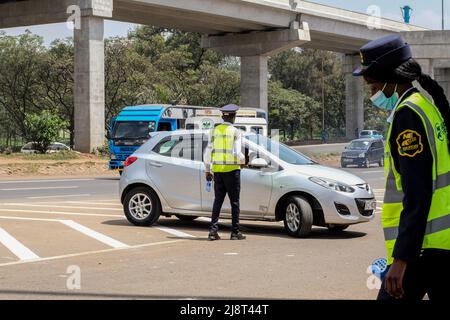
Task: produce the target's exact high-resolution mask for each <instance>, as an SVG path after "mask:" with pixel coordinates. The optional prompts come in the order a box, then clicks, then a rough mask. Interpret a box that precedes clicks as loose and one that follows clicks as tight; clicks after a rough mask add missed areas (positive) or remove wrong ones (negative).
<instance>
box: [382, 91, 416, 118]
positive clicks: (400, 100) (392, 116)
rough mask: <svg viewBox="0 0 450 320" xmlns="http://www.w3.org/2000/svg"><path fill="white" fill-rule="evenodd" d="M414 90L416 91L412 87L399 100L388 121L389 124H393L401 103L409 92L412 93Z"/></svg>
mask: <svg viewBox="0 0 450 320" xmlns="http://www.w3.org/2000/svg"><path fill="white" fill-rule="evenodd" d="M414 89H415V88H414V87H411V88H409V89H408V90H406V91H405V92H403V94H402V96H401V97H400V98H399V99H398V101H397V103H396V104H395V107H394V109H392V112H391V115H390V116H389V118H388V119H387V122H389V123H392V121H393V120H394V114H395V111H396V110H397V107H398V106H399V105H400V103H402V101H403V98H404V97H405V96H406V95H407V94H408V92H410V91H411V90H414Z"/></svg>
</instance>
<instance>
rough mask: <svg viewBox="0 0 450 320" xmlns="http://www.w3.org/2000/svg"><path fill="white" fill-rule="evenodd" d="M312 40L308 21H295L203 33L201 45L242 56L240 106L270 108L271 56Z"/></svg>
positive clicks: (266, 109)
mask: <svg viewBox="0 0 450 320" xmlns="http://www.w3.org/2000/svg"><path fill="white" fill-rule="evenodd" d="M310 41H311V35H310V32H309V26H308V24H307V23H306V22H303V23H302V25H301V26H300V23H299V22H298V21H292V22H291V25H290V28H289V29H283V30H275V31H260V32H252V33H245V34H227V35H210V36H204V37H203V38H202V47H203V48H209V49H215V50H218V51H220V52H222V53H224V54H226V55H230V56H237V57H241V106H243V107H250V108H261V109H264V110H265V111H266V112H268V101H267V100H268V97H267V82H268V67H267V61H268V57H270V56H272V55H275V54H277V53H280V52H282V51H284V50H289V49H291V48H295V47H300V46H302V45H303V44H305V43H308V42H310Z"/></svg>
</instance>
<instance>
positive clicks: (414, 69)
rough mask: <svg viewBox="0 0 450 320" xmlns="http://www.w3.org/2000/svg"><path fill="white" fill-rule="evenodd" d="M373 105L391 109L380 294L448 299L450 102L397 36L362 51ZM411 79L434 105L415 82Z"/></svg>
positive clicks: (360, 72) (362, 72) (359, 71)
mask: <svg viewBox="0 0 450 320" xmlns="http://www.w3.org/2000/svg"><path fill="white" fill-rule="evenodd" d="M360 52H361V61H362V67H361V68H358V69H357V70H355V71H354V73H353V74H354V75H355V76H364V79H365V80H366V82H367V83H368V84H369V85H370V87H371V90H372V95H373V96H372V97H371V100H372V103H373V104H374V105H375V106H376V107H378V108H381V109H384V110H387V111H389V112H390V116H389V118H388V122H389V123H390V125H389V131H388V135H387V138H386V150H385V174H386V193H385V196H384V204H383V207H382V215H381V220H382V225H383V231H384V237H385V245H386V249H387V260H388V268H389V269H388V271H387V274H386V276H385V278H384V280H383V286H382V288H381V290H380V292H379V294H378V299H380V300H388V299H403V300H421V299H423V297H424V296H425V294H426V293H427V294H428V296H429V298H430V299H431V300H443V299H446V300H449V297H450V294H449V290H450V287H449V286H450V153H449V136H448V131H447V128H450V105H449V102H448V99H447V98H446V96H445V94H444V91H443V89H442V88H441V86H440V85H439V84H438V83H437V82H436V81H435V80H433V79H432V78H431V77H430V76H428V75H426V74H423V73H422V69H421V67H420V65H419V64H418V63H417V62H416V61H415V60H414V59H412V52H411V48H410V46H409V45H408V44H407V43H405V41H404V40H403V39H402V38H401V37H400V36H398V35H390V36H386V37H383V38H381V39H378V40H374V41H372V42H370V43H368V44H366V45H365V46H363V47H362V48H361V50H360ZM414 81H417V82H418V83H419V84H420V86H421V87H422V88H423V89H424V90H425V91H427V92H428V94H429V95H430V96H431V97H432V99H433V100H434V103H433V102H432V101H430V100H428V98H427V97H425V96H424V95H423V94H422V93H420V92H419V90H417V89H416V88H415V87H414V86H413V82H414Z"/></svg>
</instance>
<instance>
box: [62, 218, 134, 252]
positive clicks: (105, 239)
mask: <svg viewBox="0 0 450 320" xmlns="http://www.w3.org/2000/svg"><path fill="white" fill-rule="evenodd" d="M60 222H61V223H62V224H65V225H66V226H68V227H71V228H72V229H74V230H77V231H79V232H81V233H83V234H85V235H87V236H88V237H91V238H94V239H96V240H98V241H100V242H103V243H104V244H106V245H108V246H110V247H113V248H128V247H129V246H128V245H127V244H125V243H122V242H120V241H117V240H115V239H113V238H111V237H108V236H106V235H104V234H101V233H100V232H97V231H94V230H92V229H89V228H88V227H85V226H83V225H81V224H79V223H76V222H75V221H72V220H61V221H60Z"/></svg>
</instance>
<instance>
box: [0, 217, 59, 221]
mask: <svg viewBox="0 0 450 320" xmlns="http://www.w3.org/2000/svg"><path fill="white" fill-rule="evenodd" d="M0 219H6V220H30V221H49V222H60V221H61V220H59V219H43V218H29V217H14V216H0Z"/></svg>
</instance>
